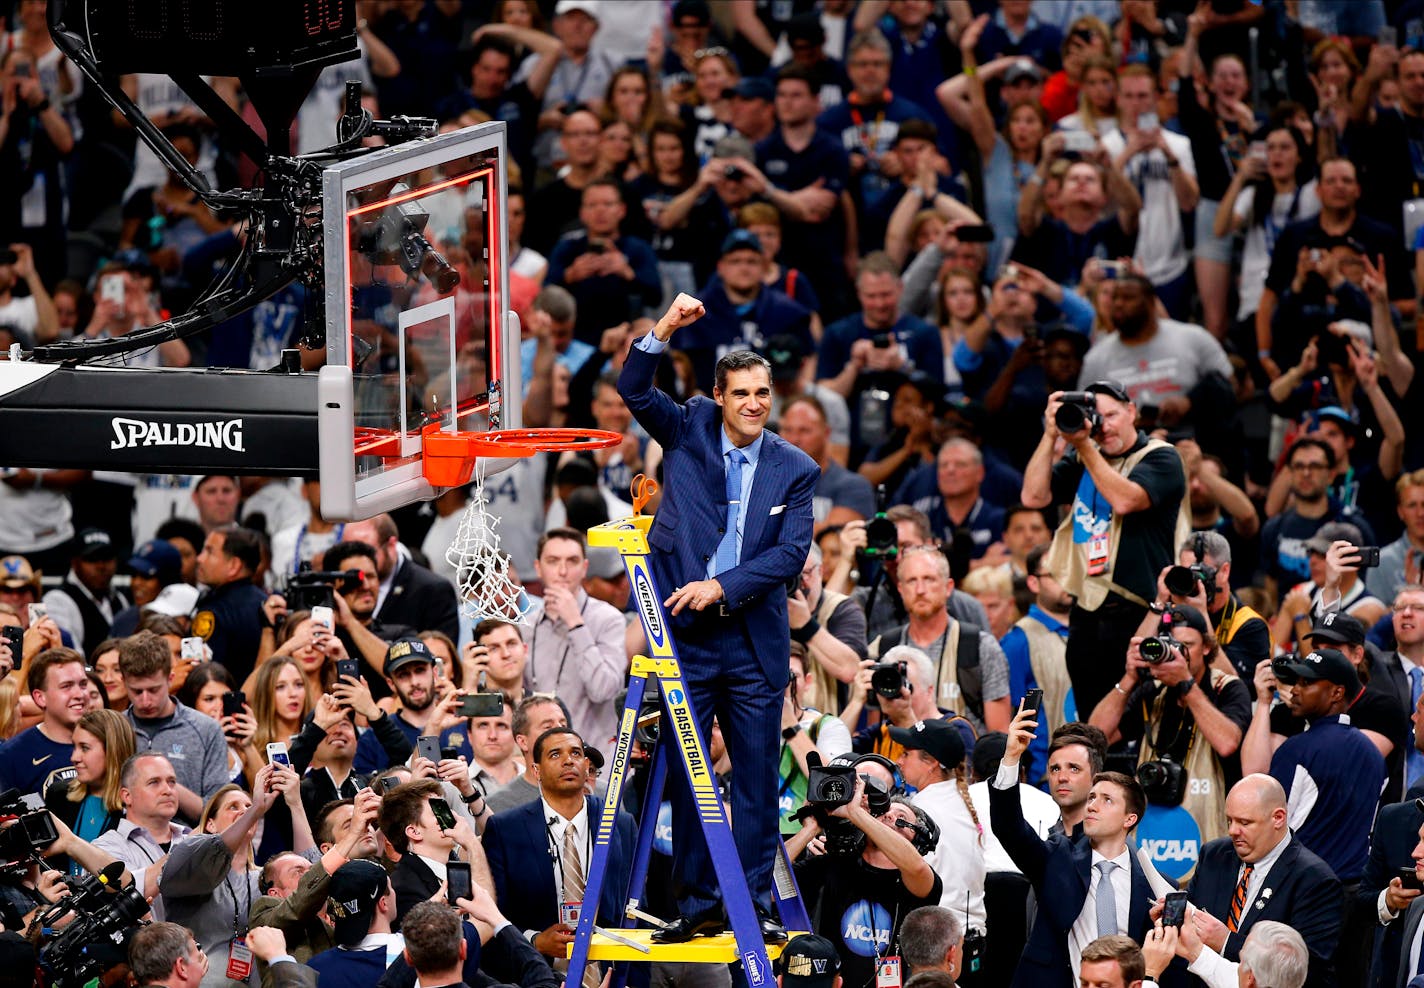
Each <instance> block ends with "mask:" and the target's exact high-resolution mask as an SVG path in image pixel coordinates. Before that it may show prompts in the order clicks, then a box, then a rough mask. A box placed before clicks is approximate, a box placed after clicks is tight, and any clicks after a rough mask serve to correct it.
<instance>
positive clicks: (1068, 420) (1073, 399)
mask: <svg viewBox="0 0 1424 988" xmlns="http://www.w3.org/2000/svg"><path fill="white" fill-rule="evenodd" d="M1058 400H1059V405H1058V411H1056V412H1054V413H1053V424H1054V425H1056V426H1058V431H1059V432H1062V433H1071V432H1080V431H1082V430H1083V429H1087V430H1088V434H1089V435H1091V434H1092V433H1094V432H1097V431H1098V427H1099V426H1100V425H1102V424H1103V417H1102V416H1101V415H1099V414H1098V396H1097V395H1095V394H1094V393H1093V392H1091V391H1065V392H1064V393H1063V396H1062V397H1061V398H1059V399H1058Z"/></svg>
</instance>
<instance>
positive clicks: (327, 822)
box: [312, 799, 356, 847]
mask: <svg viewBox="0 0 1424 988" xmlns="http://www.w3.org/2000/svg"><path fill="white" fill-rule="evenodd" d="M355 805H356V800H354V799H333V800H331V801H330V802H328V803H326V804H324V805H323V806H322V808H321V809H319V810H317V811H316V819H315V820H313V821H312V824H313V826H312V831H313V833H312V837H314V838H315V839H316V843H317V847H320V846H321V845H323V844H335V843H336V833H335V824H334V823H332V820H331V818H332V815H333V814H335V813H336V811H337V810H339V809H341V808H342V807H343V806H355Z"/></svg>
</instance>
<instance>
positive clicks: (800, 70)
mask: <svg viewBox="0 0 1424 988" xmlns="http://www.w3.org/2000/svg"><path fill="white" fill-rule="evenodd" d="M788 79H791V80H794V81H797V82H804V83H805V84H806V88H807V89H809V90H810V91H811V95H812V96H815V95H816V93H817V92H819V91H820V88H821V87H820V84H819V83H818V82H817V81H816V75H815V73H813V72H812V71H811V70H810V69H808V68H805V67H804V66H801V65H796V64H795V63H792V62H788V63H787V64H786V65H784V66H782V68H781V71H780V72H778V73H776V84H777V85H778V86H780V85H781V84H782V83H783V82H785V81H786V80H788Z"/></svg>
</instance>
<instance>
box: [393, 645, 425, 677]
mask: <svg viewBox="0 0 1424 988" xmlns="http://www.w3.org/2000/svg"><path fill="white" fill-rule="evenodd" d="M412 662H426V663H429V664H430V665H434V664H435V656H434V655H433V654H432V653H431V651H430V646H428V645H426V644H425V642H423V641H421V640H420V639H418V638H402V639H401V640H399V641H393V642H391V647H390V648H388V649H386V675H387V676H391V675H394V674H395V671H396V670H397V669H399V668H400V667H401V666H408V665H410V664H411V663H412Z"/></svg>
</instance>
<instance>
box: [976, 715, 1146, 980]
mask: <svg viewBox="0 0 1424 988" xmlns="http://www.w3.org/2000/svg"><path fill="white" fill-rule="evenodd" d="M1037 727H1038V711H1036V710H1028V709H1025V710H1020V711H1019V713H1018V715H1017V716H1016V717H1015V718H1014V722H1013V724H1012V725H1011V726H1010V728H1009V742H1008V745H1007V746H1006V747H1005V749H1004V758H1003V760H1002V761H1001V762H1000V763H999V771H998V774H997V775H995V776H994V778H993V779H992V780H990V783H989V817H990V823H991V825H992V826H993V828H994V836H995V837H997V838H999V841H1000V842H1001V843H1002V844H1003V845H1004V850H1005V851H1007V852H1008V854H1009V857H1010V858H1012V859H1013V862H1014V864H1016V865H1018V867H1019V869H1020V870H1021V871H1022V872H1023V874H1024V877H1025V878H1027V879H1028V880H1029V883H1030V884H1032V885H1033V889H1034V892H1035V893H1036V894H1037V896H1038V914H1037V916H1036V917H1035V918H1034V922H1033V929H1032V930H1031V931H1030V932H1029V937H1028V943H1027V945H1026V946H1025V947H1024V952H1023V956H1022V957H1021V958H1020V960H1019V965H1018V970H1017V971H1016V972H1015V975H1014V980H1013V982H1012V983H1013V984H1014V985H1015V986H1024V985H1033V984H1040V985H1063V984H1066V983H1067V982H1068V979H1069V978H1070V977H1071V978H1072V979H1073V980H1077V973H1078V969H1079V967H1080V966H1081V958H1082V956H1083V951H1084V949H1085V948H1086V947H1087V946H1088V945H1089V944H1090V943H1092V942H1093V941H1094V940H1096V939H1097V938H1098V937H1103V936H1114V935H1117V934H1119V933H1126V934H1127V935H1128V936H1130V937H1132V938H1133V939H1134V940H1137V941H1138V942H1139V943H1140V942H1142V940H1143V938H1144V936H1145V935H1146V933H1147V931H1148V930H1149V929H1151V927H1152V920H1151V918H1150V916H1149V910H1150V908H1151V906H1152V900H1153V898H1154V896H1153V894H1152V888H1151V886H1150V885H1148V884H1147V877H1146V875H1145V874H1144V873H1143V871H1142V866H1141V865H1140V864H1138V861H1137V857H1136V856H1135V855H1134V854H1133V853H1132V851H1131V850H1130V845H1129V841H1128V835H1129V834H1131V833H1132V830H1133V829H1134V828H1135V827H1136V826H1137V822H1138V821H1139V820H1140V819H1142V814H1143V812H1144V811H1145V810H1146V808H1147V799H1146V797H1145V796H1144V795H1143V792H1142V786H1140V785H1139V784H1138V782H1137V780H1136V779H1134V778H1132V776H1130V775H1123V774H1122V773H1121V772H1099V773H1098V774H1097V775H1096V776H1095V777H1094V779H1093V787H1092V789H1091V790H1090V792H1089V795H1088V808H1087V812H1086V814H1085V816H1084V819H1083V829H1082V832H1081V833H1074V834H1073V835H1072V836H1069V835H1067V834H1055V835H1053V836H1051V837H1049V838H1048V839H1047V840H1045V839H1043V838H1041V837H1039V836H1038V834H1037V833H1035V832H1034V830H1033V828H1032V827H1031V826H1029V824H1028V822H1027V821H1025V820H1024V816H1023V807H1022V805H1021V804H1020V802H1019V798H1020V797H1019V760H1020V759H1021V758H1023V755H1024V752H1025V751H1027V750H1028V746H1029V744H1030V742H1032V741H1033V736H1034V731H1035V730H1036V729H1037Z"/></svg>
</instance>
